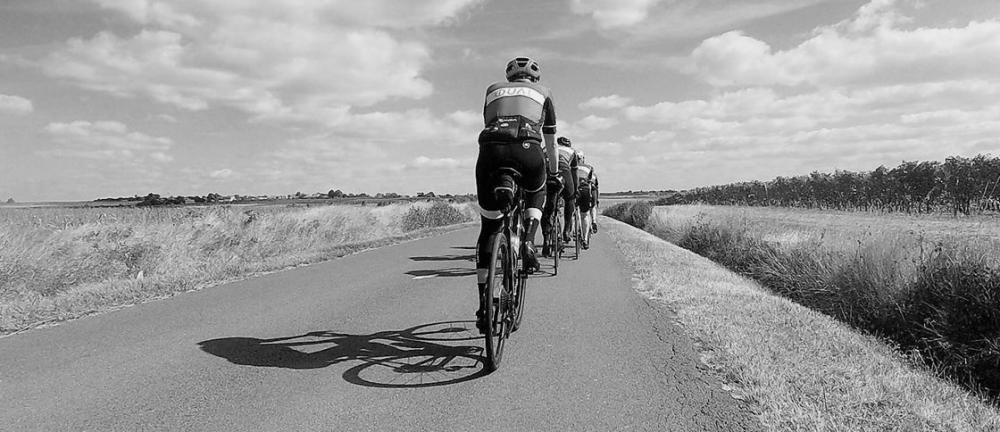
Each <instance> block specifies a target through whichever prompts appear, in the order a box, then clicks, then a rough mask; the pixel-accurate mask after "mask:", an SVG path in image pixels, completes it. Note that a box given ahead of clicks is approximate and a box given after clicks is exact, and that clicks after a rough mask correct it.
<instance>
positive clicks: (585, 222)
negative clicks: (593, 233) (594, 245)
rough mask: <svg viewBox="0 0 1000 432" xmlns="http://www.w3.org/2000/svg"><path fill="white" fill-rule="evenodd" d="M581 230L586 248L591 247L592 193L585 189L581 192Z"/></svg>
mask: <svg viewBox="0 0 1000 432" xmlns="http://www.w3.org/2000/svg"><path fill="white" fill-rule="evenodd" d="M579 202H580V217H581V220H580V222H581V224H580V232H581V233H582V234H583V247H584V249H586V248H588V247H590V221H591V219H590V210H591V208H590V205H591V201H590V194H589V193H587V192H586V191H584V192H583V193H581V194H580V201H579Z"/></svg>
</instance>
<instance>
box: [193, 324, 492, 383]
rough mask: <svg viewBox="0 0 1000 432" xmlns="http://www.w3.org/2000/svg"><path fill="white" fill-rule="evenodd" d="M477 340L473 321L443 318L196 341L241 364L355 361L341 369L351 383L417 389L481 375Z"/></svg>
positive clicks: (299, 366)
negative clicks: (362, 329) (390, 326)
mask: <svg viewBox="0 0 1000 432" xmlns="http://www.w3.org/2000/svg"><path fill="white" fill-rule="evenodd" d="M481 339H482V337H481V336H480V335H479V333H478V331H477V330H476V327H475V323H474V322H473V321H445V322H437V323H431V324H423V325H419V326H415V327H410V328H408V329H405V330H390V331H381V332H376V333H371V334H347V333H338V332H334V331H314V332H309V333H306V334H303V335H297V336H288V337H280V338H272V339H258V338H250V337H229V338H221V339H211V340H206V341H202V342H198V346H199V347H200V348H201V350H202V351H204V352H206V353H209V354H212V355H214V356H217V357H221V358H224V359H226V360H228V361H229V362H230V363H234V364H238V365H245V366H257V367H276V368H285V369H318V368H324V367H328V366H332V365H335V364H338V363H344V362H352V361H356V362H360V364H358V365H356V366H353V367H351V368H349V369H347V370H346V371H345V372H344V373H343V378H344V380H345V381H347V382H349V383H352V384H356V385H361V386H366V387H380V388H417V387H433V386H442V385H448V384H456V383H460V382H464V381H469V380H472V379H476V378H479V377H482V376H485V375H486V372H485V370H484V368H483V364H484V363H485V358H484V357H483V353H482V351H483V348H482V346H480V345H479V341H480V340H481ZM470 343H472V344H474V345H470Z"/></svg>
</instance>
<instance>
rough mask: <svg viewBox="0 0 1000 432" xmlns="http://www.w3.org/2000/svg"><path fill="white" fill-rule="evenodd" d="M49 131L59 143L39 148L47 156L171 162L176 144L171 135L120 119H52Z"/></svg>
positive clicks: (118, 161)
mask: <svg viewBox="0 0 1000 432" xmlns="http://www.w3.org/2000/svg"><path fill="white" fill-rule="evenodd" d="M44 130H45V132H46V133H47V134H48V136H49V137H50V138H51V139H52V142H53V143H55V144H56V146H55V147H54V148H45V149H41V150H39V151H38V153H39V154H41V155H45V156H54V157H64V158H75V159H90V160H98V161H102V162H108V163H112V164H118V165H131V164H139V163H147V162H152V163H157V164H161V163H167V162H171V161H172V160H173V157H172V156H171V155H170V154H169V153H168V152H169V150H170V148H171V147H172V146H173V141H172V140H170V139H169V138H164V137H155V136H150V135H146V134H144V133H140V132H135V131H130V130H129V128H128V127H127V126H126V125H125V124H123V123H120V122H116V121H96V122H89V121H74V122H70V123H49V124H48V125H47V126H45V129H44Z"/></svg>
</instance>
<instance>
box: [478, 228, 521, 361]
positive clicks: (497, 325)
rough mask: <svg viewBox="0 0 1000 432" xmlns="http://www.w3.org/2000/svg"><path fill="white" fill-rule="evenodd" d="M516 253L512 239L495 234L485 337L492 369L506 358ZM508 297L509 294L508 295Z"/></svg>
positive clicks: (488, 288)
mask: <svg viewBox="0 0 1000 432" xmlns="http://www.w3.org/2000/svg"><path fill="white" fill-rule="evenodd" d="M512 260H513V257H512V256H511V250H510V243H508V242H507V236H506V235H504V234H503V233H497V234H494V235H493V247H492V248H491V261H490V268H489V279H488V280H487V282H486V292H485V293H483V295H484V296H485V298H484V299H483V300H485V301H486V305H487V307H486V323H487V329H486V334H485V335H484V337H483V339H484V342H485V345H486V370H487V372H493V371H495V370H497V368H498V367H500V360H501V359H502V358H503V348H504V345H505V342H506V339H507V336H508V335H509V334H510V328H509V324H508V323H509V319H508V317H509V315H510V314H511V313H510V310H509V309H510V307H509V305H510V302H509V298H510V293H511V285H512V284H513V280H514V274H513V267H514V266H513V262H512ZM505 297H506V298H505Z"/></svg>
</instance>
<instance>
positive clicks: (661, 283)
mask: <svg viewBox="0 0 1000 432" xmlns="http://www.w3.org/2000/svg"><path fill="white" fill-rule="evenodd" d="M655 217H656V216H654V218H655ZM601 226H602V227H604V231H603V232H606V233H607V235H608V236H610V237H611V238H613V239H614V240H615V242H616V243H617V245H618V247H619V248H620V250H621V251H622V253H623V254H624V255H625V257H626V259H627V261H628V262H629V263H630V264H631V266H632V268H633V269H634V271H635V277H634V279H633V280H634V281H635V282H634V283H635V285H636V289H637V290H638V291H640V292H641V293H643V294H645V295H647V296H648V297H650V298H653V299H655V300H657V301H660V302H663V303H665V304H666V305H667V306H668V307H669V308H670V309H672V310H673V311H674V312H675V313H676V320H677V322H678V323H679V324H680V325H681V326H682V327H683V328H684V329H685V332H686V333H687V334H689V335H690V336H691V337H693V338H694V339H695V341H696V345H697V346H698V347H699V349H700V350H701V354H702V359H703V362H704V363H705V364H706V365H707V366H708V367H710V368H712V369H714V370H716V371H717V372H718V373H719V374H720V375H721V376H722V377H723V379H724V381H725V385H726V387H727V388H728V389H729V390H730V392H731V393H732V395H733V397H734V398H737V399H741V400H744V401H746V402H748V403H749V404H750V405H751V407H752V408H753V409H754V410H755V412H757V414H758V417H759V418H760V420H761V422H762V423H763V425H764V426H765V429H767V430H781V431H806V430H809V431H926V430H935V431H937V430H941V431H987V430H998V428H1000V412H998V411H997V410H996V409H995V408H994V407H992V406H990V405H988V404H986V403H984V402H982V401H981V400H980V399H979V398H977V397H976V396H974V395H972V394H970V393H969V392H967V391H965V390H963V389H961V388H959V387H958V386H956V385H954V384H952V383H949V382H947V381H944V380H941V379H938V378H937V377H936V376H935V374H933V373H931V371H929V370H927V369H926V368H925V367H923V366H920V365H914V364H913V363H912V359H910V358H908V357H906V356H904V355H902V354H900V353H899V351H897V350H895V349H894V348H893V347H891V346H889V345H886V344H885V343H883V341H882V340H881V339H879V338H877V337H874V336H871V335H866V334H863V333H859V332H856V331H853V330H852V329H851V328H849V327H848V326H846V325H844V324H843V323H842V322H840V321H838V320H836V319H833V318H832V317H830V316H828V315H825V314H822V313H819V312H817V311H814V310H812V309H809V308H807V307H804V306H802V305H800V304H797V303H795V302H792V301H790V300H788V299H786V298H783V297H781V296H777V295H775V294H773V293H772V292H771V291H770V290H769V289H766V288H764V287H762V286H761V285H759V284H757V283H756V282H754V281H752V280H749V279H747V278H744V277H742V276H740V275H737V274H735V273H733V272H730V271H728V270H727V269H725V268H723V267H722V266H720V265H718V264H716V263H713V262H712V261H710V260H708V259H705V258H703V257H699V256H697V255H695V254H694V253H692V252H691V251H688V250H684V249H682V248H680V247H677V246H675V245H672V244H669V243H667V242H664V241H661V240H659V239H657V238H655V237H654V236H652V235H650V234H649V233H645V232H642V231H639V230H637V229H634V228H631V227H628V226H626V225H624V224H621V223H616V222H613V221H606V222H604V223H602V225H601Z"/></svg>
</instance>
